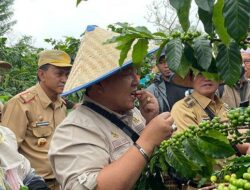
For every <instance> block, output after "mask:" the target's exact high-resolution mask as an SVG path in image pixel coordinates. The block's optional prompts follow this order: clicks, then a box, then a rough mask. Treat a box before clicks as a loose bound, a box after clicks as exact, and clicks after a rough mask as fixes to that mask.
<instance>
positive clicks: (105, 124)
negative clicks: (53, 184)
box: [49, 26, 173, 190]
mask: <svg viewBox="0 0 250 190" xmlns="http://www.w3.org/2000/svg"><path fill="white" fill-rule="evenodd" d="M114 35H116V34H115V33H113V32H110V31H106V30H103V29H101V28H99V27H96V26H88V27H87V30H86V32H85V35H84V39H83V41H82V43H81V46H80V48H79V50H78V53H77V56H76V59H75V62H74V66H73V68H72V72H71V73H70V76H69V79H68V81H67V83H66V85H65V89H64V95H67V94H70V93H72V92H74V91H76V90H79V89H82V88H86V96H85V97H84V102H83V104H82V105H81V106H79V107H78V108H77V109H76V110H74V111H72V112H71V113H70V114H69V115H68V116H67V117H66V118H65V120H64V121H63V122H62V123H61V124H60V125H59V127H58V128H57V129H56V132H55V134H54V136H53V139H52V142H51V147H50V151H49V158H50V162H51V165H52V168H53V171H54V174H55V176H56V178H57V180H58V181H59V183H60V185H61V188H62V189H64V190H89V189H109V190H112V189H114V190H117V189H132V187H133V186H134V185H135V183H136V181H137V179H138V178H139V176H140V174H141V172H142V170H143V168H144V167H145V165H146V163H147V161H148V160H149V158H150V156H151V154H152V152H153V150H154V148H155V147H156V146H157V145H159V144H160V142H161V141H162V140H164V139H165V138H168V137H170V136H171V134H172V132H173V127H172V118H171V116H170V114H169V113H163V114H160V115H158V109H159V108H158V104H157V100H156V99H155V98H154V96H153V95H152V94H150V93H149V92H147V91H144V90H138V89H137V85H138V83H139V79H138V77H137V74H136V69H135V68H134V67H133V66H132V62H131V61H130V60H129V59H127V60H126V61H125V63H124V64H123V65H122V66H119V63H118V60H119V56H120V52H119V51H118V50H117V49H116V48H115V46H116V44H103V42H105V41H106V40H107V39H110V38H112V37H113V36H114ZM128 57H129V58H131V53H129V55H128ZM136 99H138V101H139V104H140V111H139V110H138V109H137V108H135V107H134V101H135V100H136ZM156 115H158V116H156ZM155 116H156V117H155ZM145 126H146V128H144V127H145Z"/></svg>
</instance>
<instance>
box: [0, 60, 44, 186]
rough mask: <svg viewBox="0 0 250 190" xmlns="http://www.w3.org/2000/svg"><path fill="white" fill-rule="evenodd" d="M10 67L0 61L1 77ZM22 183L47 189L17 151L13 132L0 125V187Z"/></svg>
mask: <svg viewBox="0 0 250 190" xmlns="http://www.w3.org/2000/svg"><path fill="white" fill-rule="evenodd" d="M10 69H11V65H10V64H9V63H8V62H6V61H0V76H1V77H2V76H3V74H4V73H5V72H6V71H8V70H10ZM13 179H14V180H13ZM23 185H26V186H28V187H29V189H30V190H47V189H48V187H47V185H46V184H45V182H44V180H43V179H42V177H40V176H38V175H36V174H35V171H34V169H32V168H31V167H30V163H29V161H28V160H27V159H26V158H25V157H24V156H23V155H21V154H20V153H18V150H17V142H16V138H15V134H14V133H13V132H12V131H11V130H9V129H8V128H6V127H3V126H1V125H0V189H1V190H7V189H11V190H19V189H20V186H23Z"/></svg>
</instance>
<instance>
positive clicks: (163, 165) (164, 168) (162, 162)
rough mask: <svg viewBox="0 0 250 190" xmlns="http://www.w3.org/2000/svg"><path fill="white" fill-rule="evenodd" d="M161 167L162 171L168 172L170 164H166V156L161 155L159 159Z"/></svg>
mask: <svg viewBox="0 0 250 190" xmlns="http://www.w3.org/2000/svg"><path fill="white" fill-rule="evenodd" d="M159 164H160V165H159V166H160V168H161V169H162V171H164V172H165V171H167V170H168V167H169V166H168V163H167V162H166V159H165V155H163V154H161V155H160V157H159Z"/></svg>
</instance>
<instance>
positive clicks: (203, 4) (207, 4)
mask: <svg viewBox="0 0 250 190" xmlns="http://www.w3.org/2000/svg"><path fill="white" fill-rule="evenodd" d="M195 2H196V4H197V5H198V7H199V8H200V9H202V10H204V11H207V12H212V9H211V4H212V3H213V0H195Z"/></svg>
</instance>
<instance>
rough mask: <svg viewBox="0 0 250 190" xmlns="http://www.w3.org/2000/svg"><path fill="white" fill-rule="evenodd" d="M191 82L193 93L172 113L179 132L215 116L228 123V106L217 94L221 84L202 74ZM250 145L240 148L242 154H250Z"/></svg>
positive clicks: (177, 105)
mask: <svg viewBox="0 0 250 190" xmlns="http://www.w3.org/2000/svg"><path fill="white" fill-rule="evenodd" d="M173 80H174V78H173ZM191 81H192V86H193V89H194V91H193V93H192V94H191V95H189V96H187V97H185V98H183V99H182V100H180V101H178V102H176V104H175V105H174V107H173V109H172V111H171V115H172V117H173V118H174V122H175V124H176V125H177V129H178V131H183V130H186V129H187V128H188V127H189V126H190V125H194V126H198V125H199V123H200V122H201V121H203V120H210V119H212V117H214V116H217V117H220V119H221V121H222V122H223V121H227V120H228V118H227V110H228V106H227V105H226V104H224V103H223V102H222V101H221V99H220V98H219V97H218V96H216V94H215V92H216V90H217V89H218V87H219V83H218V82H216V81H211V80H208V79H206V78H205V77H204V76H203V75H202V74H198V75H197V76H195V77H194V76H191ZM249 145H250V144H249V143H245V144H244V146H242V147H240V146H239V147H238V148H240V151H241V152H242V153H246V152H247V153H250V148H249Z"/></svg>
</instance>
